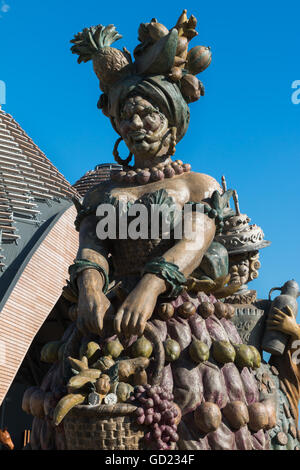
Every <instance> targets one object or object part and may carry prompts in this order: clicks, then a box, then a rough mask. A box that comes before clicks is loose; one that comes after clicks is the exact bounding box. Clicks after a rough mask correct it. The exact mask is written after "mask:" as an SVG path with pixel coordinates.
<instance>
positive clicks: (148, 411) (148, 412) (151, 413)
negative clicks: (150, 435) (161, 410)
mask: <svg viewBox="0 0 300 470" xmlns="http://www.w3.org/2000/svg"><path fill="white" fill-rule="evenodd" d="M145 413H146V414H147V415H153V414H154V409H153V408H147V410H146V411H145Z"/></svg>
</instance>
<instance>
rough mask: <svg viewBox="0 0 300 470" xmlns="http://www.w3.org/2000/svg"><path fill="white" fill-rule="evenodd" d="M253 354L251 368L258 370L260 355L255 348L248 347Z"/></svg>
mask: <svg viewBox="0 0 300 470" xmlns="http://www.w3.org/2000/svg"><path fill="white" fill-rule="evenodd" d="M249 348H250V349H251V351H252V353H253V368H254V369H258V368H259V367H260V365H261V355H260V353H259V351H258V350H257V349H256V347H255V346H249Z"/></svg>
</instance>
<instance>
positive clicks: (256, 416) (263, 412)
mask: <svg viewBox="0 0 300 470" xmlns="http://www.w3.org/2000/svg"><path fill="white" fill-rule="evenodd" d="M248 412H249V424H248V426H249V428H250V429H251V431H253V432H257V431H259V430H260V429H266V428H267V427H268V423H269V417H268V413H267V408H266V406H265V405H264V404H263V403H260V402H256V403H252V404H251V405H249V406H248Z"/></svg>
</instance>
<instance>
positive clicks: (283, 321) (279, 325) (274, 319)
mask: <svg viewBox="0 0 300 470" xmlns="http://www.w3.org/2000/svg"><path fill="white" fill-rule="evenodd" d="M286 310H287V312H286V313H285V312H283V311H282V310H279V308H277V307H274V312H275V313H274V314H273V315H272V316H271V318H269V319H268V320H267V327H268V329H269V330H277V331H281V332H282V333H285V334H287V335H289V336H291V337H292V338H293V339H300V326H299V325H298V324H297V322H296V318H295V315H294V313H293V310H292V309H291V307H289V306H287V307H286Z"/></svg>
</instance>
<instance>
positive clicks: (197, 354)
mask: <svg viewBox="0 0 300 470" xmlns="http://www.w3.org/2000/svg"><path fill="white" fill-rule="evenodd" d="M189 354H190V356H191V359H192V360H193V361H194V362H196V363H197V364H199V363H200V362H205V361H207V360H208V358H209V347H208V346H207V344H205V343H203V341H200V340H198V339H193V341H192V343H191V345H190V347H189Z"/></svg>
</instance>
